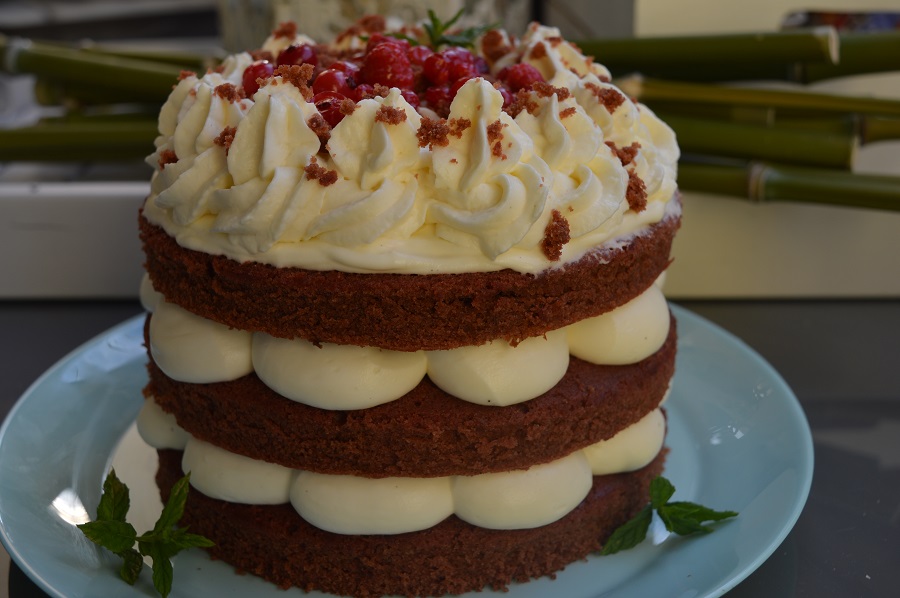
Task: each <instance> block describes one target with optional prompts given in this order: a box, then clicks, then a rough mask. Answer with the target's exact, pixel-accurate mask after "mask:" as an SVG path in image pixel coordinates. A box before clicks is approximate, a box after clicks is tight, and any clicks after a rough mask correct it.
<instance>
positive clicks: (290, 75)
mask: <svg viewBox="0 0 900 598" xmlns="http://www.w3.org/2000/svg"><path fill="white" fill-rule="evenodd" d="M314 73H315V67H314V66H313V65H311V64H290V65H288V64H285V65H282V66H279V67H277V68H276V69H275V72H274V73H273V74H274V75H276V76H279V77H281V79H282V80H283V81H287V82H288V83H290V84H291V85H293V86H294V87H296V88H297V89H299V90H300V93H301V94H303V99H305V100H306V101H307V102H308V101H309V100H310V99H312V97H313V91H312V89H310V88H309V81H310V80H311V79H312V78H313V74H314Z"/></svg>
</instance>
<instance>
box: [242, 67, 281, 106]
mask: <svg viewBox="0 0 900 598" xmlns="http://www.w3.org/2000/svg"><path fill="white" fill-rule="evenodd" d="M274 71H275V67H274V66H272V63H271V62H269V61H267V60H259V61H257V62H254V63H253V64H251V65H250V66H248V67H247V68H245V69H244V74H243V75H241V83H242V85H243V86H244V94H245V95H246V96H247V97H250V96H252V95H253V94H255V93H256V92H257V91H259V83H258V82H257V79H268V78H269V77H271V76H272V73H273V72H274Z"/></svg>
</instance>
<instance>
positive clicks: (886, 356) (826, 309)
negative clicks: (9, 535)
mask: <svg viewBox="0 0 900 598" xmlns="http://www.w3.org/2000/svg"><path fill="white" fill-rule="evenodd" d="M679 303H680V305H682V306H684V307H686V308H687V309H689V310H691V311H694V312H695V313H697V314H699V315H701V316H703V317H705V318H707V319H709V320H711V321H712V322H714V323H716V324H718V325H719V326H721V327H722V328H725V329H726V330H729V331H730V332H732V333H734V334H735V335H737V336H738V337H740V338H742V339H743V340H744V341H745V342H746V343H747V344H749V345H750V346H751V347H753V348H754V349H755V350H756V351H757V352H759V353H760V354H761V355H762V356H763V357H764V358H765V359H766V360H768V361H769V362H770V363H771V364H772V365H773V366H774V367H775V369H777V370H778V371H779V372H780V373H781V375H782V376H783V377H784V378H785V380H786V381H787V382H788V384H789V385H790V386H791V387H792V389H793V390H794V392H795V393H796V395H797V397H798V398H799V400H800V403H801V404H802V406H803V408H804V410H805V412H806V415H807V418H808V420H809V423H810V426H811V428H812V432H813V440H814V445H815V473H814V478H813V483H812V489H811V491H810V495H809V499H808V501H807V504H806V508H805V509H804V511H803V513H802V515H801V516H800V519H799V520H798V522H797V524H796V526H795V527H794V529H793V531H792V532H791V533H790V534H789V535H788V537H787V538H786V539H785V541H784V542H783V543H782V545H781V546H780V547H779V548H778V549H776V551H775V552H774V553H773V554H772V556H771V557H770V558H769V559H768V560H767V561H766V562H765V563H764V564H763V565H762V566H761V567H760V568H759V569H758V570H757V571H756V572H755V573H753V574H752V575H751V576H750V577H749V578H747V579H746V580H745V581H744V582H743V583H741V584H740V585H738V586H737V587H736V588H735V589H734V590H732V591H731V592H730V593H729V594H728V595H729V597H734V598H749V597H757V596H779V597H780V596H795V597H810V598H812V597H815V598H829V597H835V598H845V597H848V596H854V597H856V596H894V595H896V591H897V586H898V585H900V567H898V566H897V565H898V563H900V561H898V558H900V300H881V301H878V300H872V301H863V300H854V301H850V300H846V301H825V300H803V301H801V300H785V301H685V302H679ZM139 312H140V306H139V305H138V304H137V303H136V302H103V301H95V302H21V301H6V302H0V330H2V331H3V332H2V335H0V380H2V385H0V414H2V415H3V416H5V415H6V414H7V413H8V412H9V410H10V409H11V408H12V406H13V404H14V403H15V401H16V400H17V399H18V397H19V396H20V395H21V394H22V393H23V392H25V390H26V389H27V388H28V386H29V385H30V384H31V383H32V382H33V381H34V380H35V379H36V378H37V377H38V376H39V375H40V374H41V373H42V372H43V371H44V370H46V369H47V368H48V367H50V366H51V365H52V364H53V363H55V362H56V361H57V360H58V359H60V358H61V357H63V356H64V355H66V354H67V353H68V352H69V351H71V350H72V349H75V348H76V347H77V346H79V345H80V344H81V343H83V342H84V341H87V340H89V339H90V338H92V337H93V336H95V335H97V334H99V333H101V332H103V331H104V330H106V329H107V328H109V327H111V326H113V325H114V324H117V323H119V322H121V321H123V320H125V319H127V318H128V317H130V316H132V315H135V314H137V313H139ZM5 562H8V557H7V556H6V554H5V552H3V551H2V548H0V565H2V564H3V563H5ZM2 570H3V567H2V566H0V571H2ZM7 587H8V591H9V596H11V597H12V598H23V597H24V598H27V597H34V596H44V594H43V593H42V592H40V591H39V590H38V589H37V588H36V587H35V586H34V585H33V584H32V583H31V582H30V581H29V580H28V579H27V578H26V576H25V575H24V574H23V573H22V572H21V571H20V570H19V569H18V567H16V566H15V564H13V565H12V566H11V567H10V574H9V581H8V583H7V581H6V580H3V579H0V597H2V596H3V595H4V593H5V592H6V590H7Z"/></svg>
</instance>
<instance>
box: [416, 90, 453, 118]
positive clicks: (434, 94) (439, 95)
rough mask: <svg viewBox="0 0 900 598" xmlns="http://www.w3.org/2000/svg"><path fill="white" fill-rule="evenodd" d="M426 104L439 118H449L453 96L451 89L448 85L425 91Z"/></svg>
mask: <svg viewBox="0 0 900 598" xmlns="http://www.w3.org/2000/svg"><path fill="white" fill-rule="evenodd" d="M423 99H424V100H425V103H426V104H427V105H428V107H429V108H431V109H432V110H434V111H435V112H437V113H438V115H439V116H447V115H448V114H449V113H450V102H451V101H452V100H453V96H451V95H450V89H449V88H448V87H447V86H446V85H436V86H434V87H429V88H428V89H426V90H425V94H424V98H423Z"/></svg>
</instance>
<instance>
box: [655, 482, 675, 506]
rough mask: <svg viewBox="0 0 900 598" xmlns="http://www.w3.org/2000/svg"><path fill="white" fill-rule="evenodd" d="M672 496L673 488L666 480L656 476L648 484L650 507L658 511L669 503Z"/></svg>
mask: <svg viewBox="0 0 900 598" xmlns="http://www.w3.org/2000/svg"><path fill="white" fill-rule="evenodd" d="M673 494H675V486H673V485H672V482H670V481H669V480H667V479H666V478H664V477H662V476H656V477H655V478H653V480H652V481H651V482H650V506H652V507H653V508H654V509H658V508H660V507H661V506H663V505H665V504H666V503H667V502H669V499H670V498H672V495H673Z"/></svg>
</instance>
